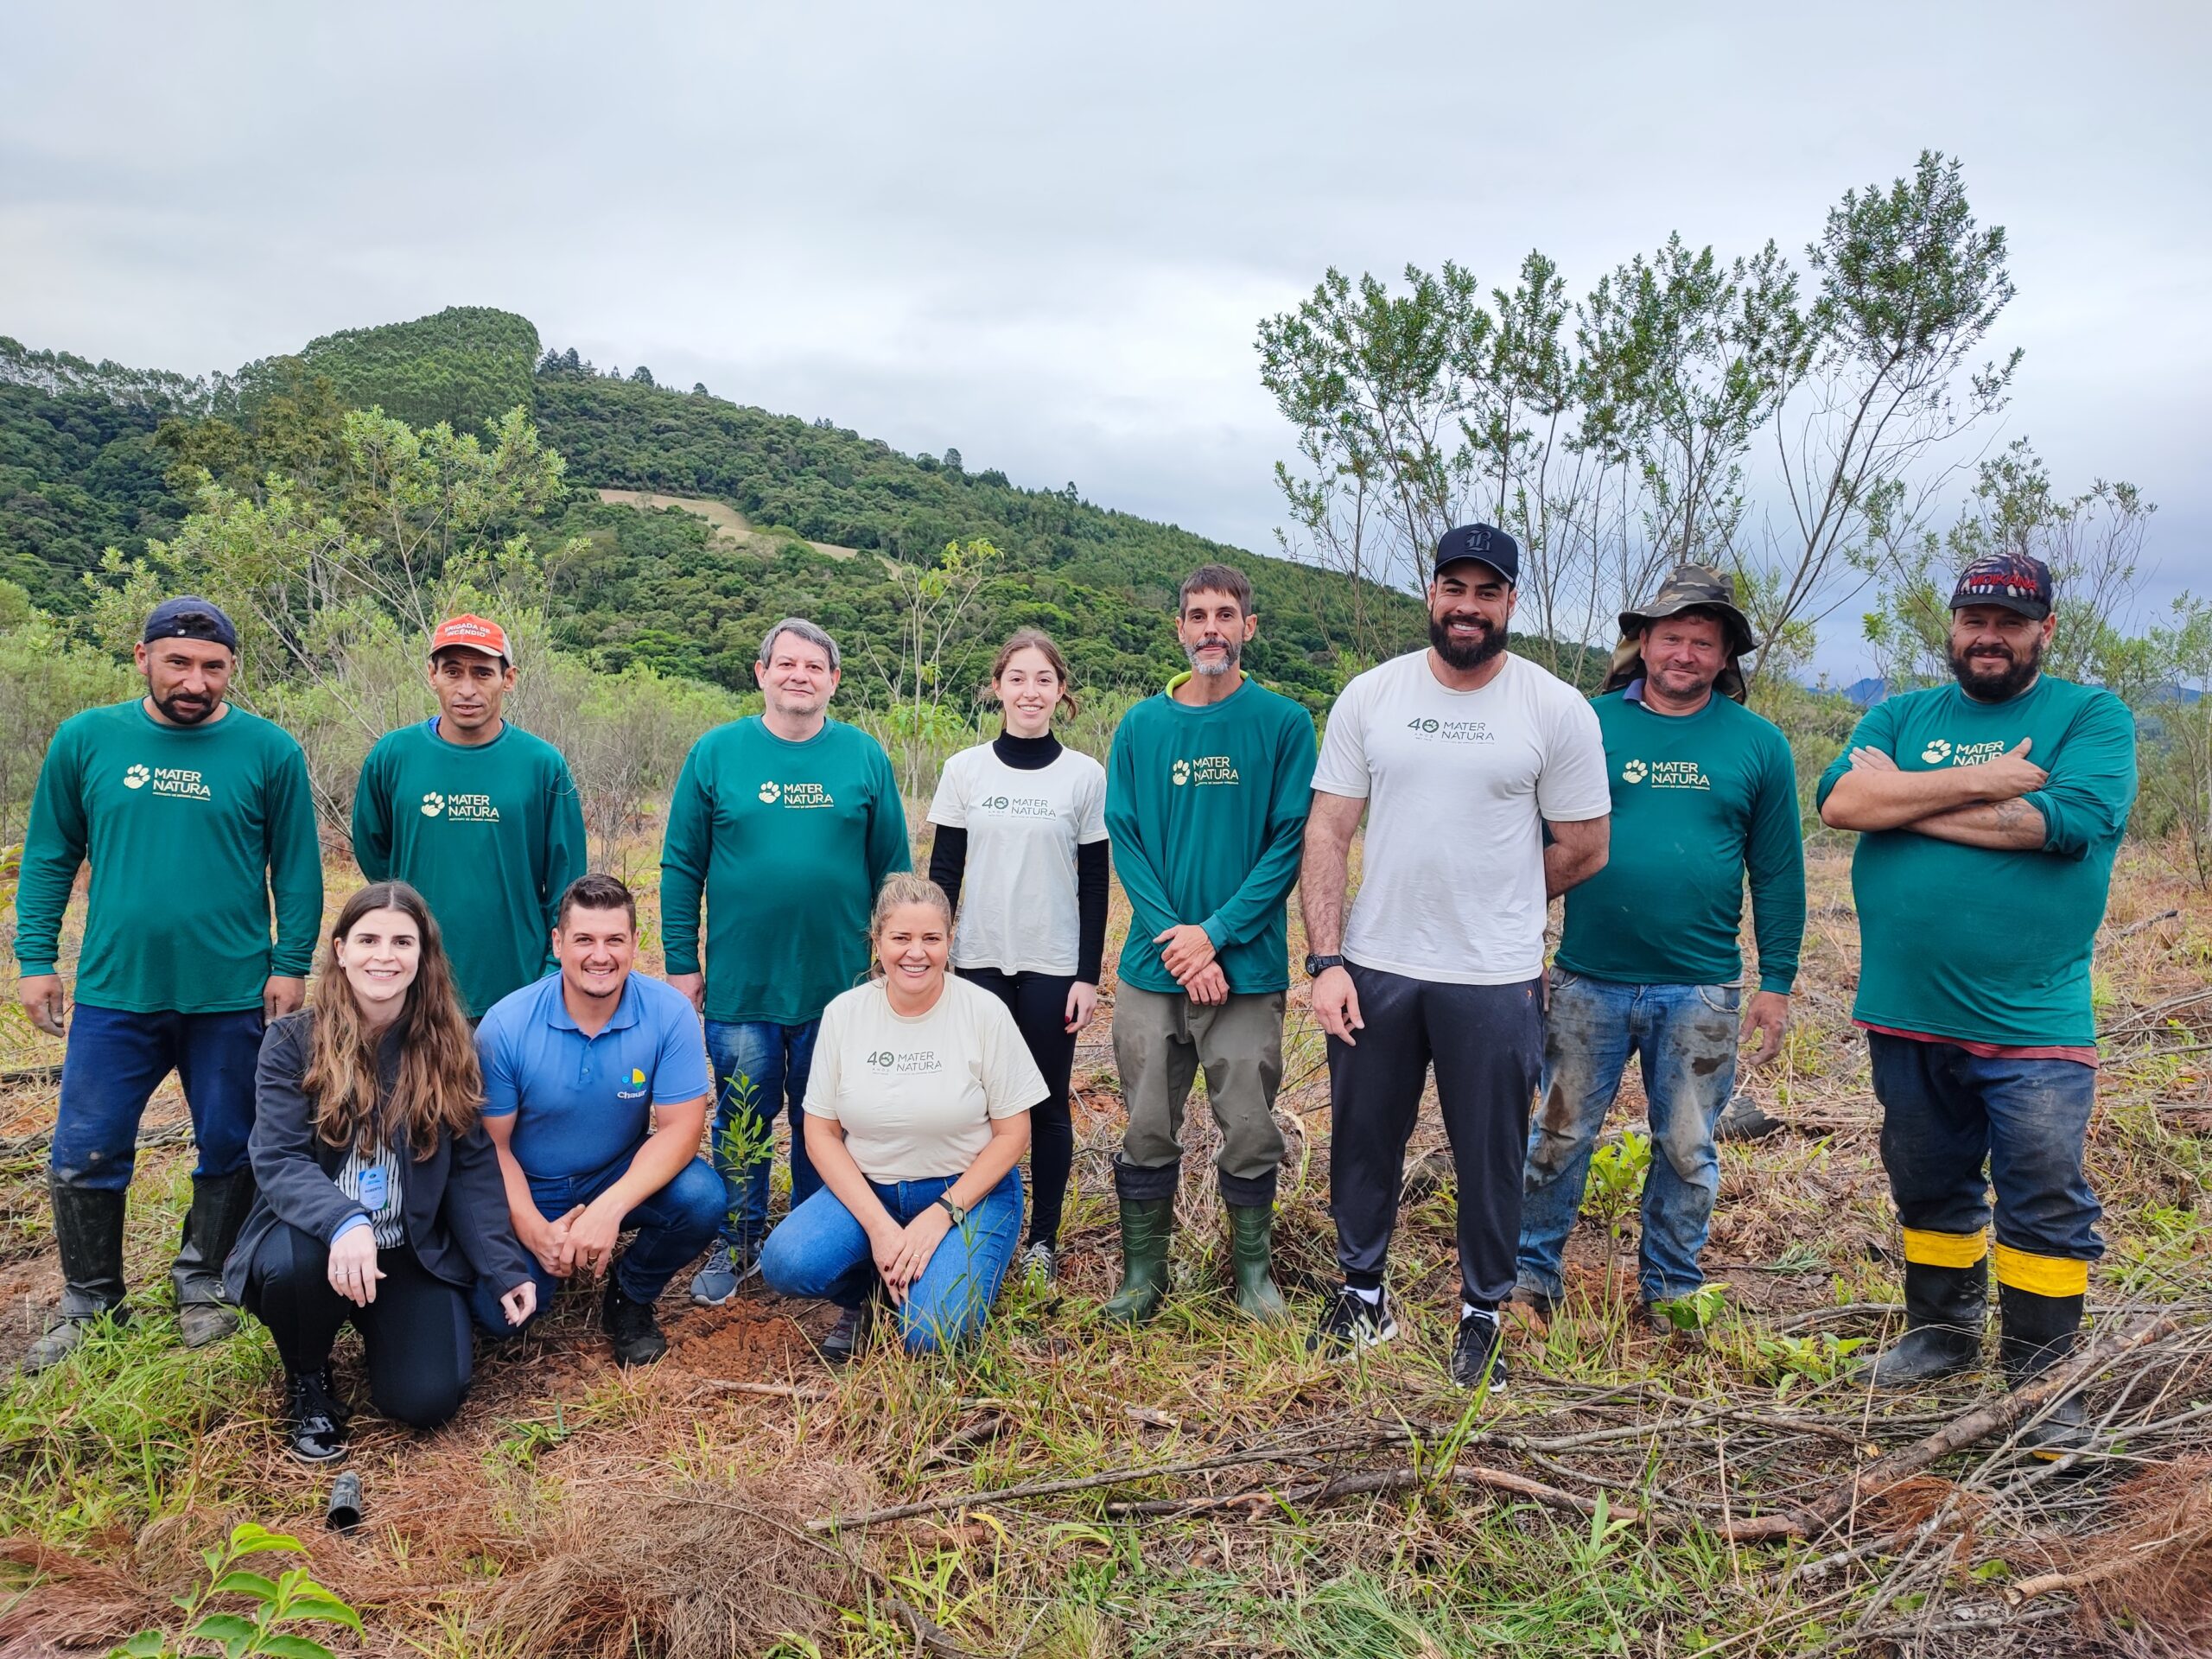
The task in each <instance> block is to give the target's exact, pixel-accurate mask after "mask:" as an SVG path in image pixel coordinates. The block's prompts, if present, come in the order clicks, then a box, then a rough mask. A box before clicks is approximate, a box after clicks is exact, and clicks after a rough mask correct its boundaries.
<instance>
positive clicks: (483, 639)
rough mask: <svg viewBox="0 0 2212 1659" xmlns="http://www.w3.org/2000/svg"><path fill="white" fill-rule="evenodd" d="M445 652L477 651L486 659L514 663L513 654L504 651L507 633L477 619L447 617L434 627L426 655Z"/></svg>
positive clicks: (481, 619)
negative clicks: (490, 658) (435, 629)
mask: <svg viewBox="0 0 2212 1659" xmlns="http://www.w3.org/2000/svg"><path fill="white" fill-rule="evenodd" d="M449 649H459V650H461V651H480V652H483V653H484V655H486V657H499V658H505V660H506V661H508V662H512V661H514V652H512V651H510V650H509V649H508V648H507V631H506V630H505V628H503V627H501V626H499V624H498V623H496V622H493V621H489V620H486V619H485V618H483V617H480V616H450V617H448V618H447V619H446V620H444V621H442V622H441V623H439V624H438V631H437V632H435V633H434V634H432V635H431V636H430V655H431V656H433V657H435V656H436V655H437V654H438V653H439V652H442V651H446V650H449Z"/></svg>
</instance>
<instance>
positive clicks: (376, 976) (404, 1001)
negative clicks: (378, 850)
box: [223, 881, 537, 1462]
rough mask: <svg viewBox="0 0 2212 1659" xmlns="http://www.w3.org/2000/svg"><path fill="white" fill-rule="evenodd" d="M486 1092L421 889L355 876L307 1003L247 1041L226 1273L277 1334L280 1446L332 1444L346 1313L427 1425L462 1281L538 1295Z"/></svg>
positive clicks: (392, 1392)
mask: <svg viewBox="0 0 2212 1659" xmlns="http://www.w3.org/2000/svg"><path fill="white" fill-rule="evenodd" d="M483 1097H484V1090H483V1086H482V1084H481V1081H480V1074H479V1072H478V1071H477V1066H476V1045H475V1043H474V1040H473V1039H471V1037H470V1035H469V1031H468V1020H467V1016H466V1015H465V1014H463V1013H462V1011H461V1003H460V1001H459V1000H458V999H457V998H456V997H455V995H454V987H453V977H452V975H451V973H450V971H449V970H448V967H447V964H446V955H445V951H444V950H443V949H442V947H441V945H440V944H439V942H438V927H437V924H436V923H435V921H433V920H432V919H431V918H430V912H429V908H428V907H427V906H425V905H424V904H423V897H422V895H421V894H420V893H416V891H415V889H414V888H412V887H409V886H408V885H407V884H406V883H405V882H404V881H379V882H374V883H372V884H371V885H370V886H368V887H363V888H362V889H361V890H360V891H359V893H355V894H354V895H353V898H352V899H349V900H347V901H346V907H345V909H343V910H342V911H340V912H339V915H338V924H337V926H336V927H335V928H334V929H333V930H332V932H331V938H330V961H329V963H327V965H326V966H325V968H324V969H323V971H322V976H321V978H320V979H319V980H318V981H317V982H316V983H315V995H314V997H313V999H312V1000H311V1001H309V1003H308V1006H307V1007H305V1008H303V1009H302V1010H301V1011H300V1012H299V1013H297V1014H289V1015H287V1016H286V1017H285V1018H283V1019H282V1020H277V1022H276V1024H274V1025H272V1026H270V1027H269V1030H268V1033H267V1034H266V1035H265V1036H264V1038H263V1039H262V1043H261V1062H260V1065H259V1068H258V1071H257V1074H256V1077H255V1103H254V1104H255V1109H254V1120H253V1136H252V1140H251V1154H252V1160H253V1176H254V1180H255V1182H256V1183H257V1185H258V1186H259V1188H260V1195H259V1197H258V1198H256V1199H255V1201H254V1207H253V1210H252V1211H251V1213H250V1214H249V1215H248V1216H247V1217H246V1221H245V1226H244V1228H243V1229H241V1230H240V1231H239V1234H238V1245H237V1247H236V1248H235V1249H232V1252H231V1257H230V1261H229V1262H227V1263H226V1266H225V1268H224V1274H223V1277H224V1284H225V1288H226V1290H227V1292H228V1293H229V1294H230V1296H231V1298H232V1300H234V1301H236V1302H238V1303H239V1304H240V1305H242V1306H245V1308H246V1309H247V1310H249V1311H250V1312H251V1313H253V1314H255V1315H256V1316H257V1318H259V1319H260V1320H261V1322H262V1323H263V1324H264V1325H267V1326H268V1327H269V1332H270V1335H271V1336H273V1337H274V1338H276V1339H277V1352H278V1354H280V1355H281V1356H282V1357H283V1361H284V1373H285V1397H284V1412H285V1416H286V1419H287V1420H288V1421H287V1428H288V1432H289V1437H290V1450H291V1452H292V1454H293V1455H294V1456H295V1457H298V1458H302V1459H307V1460H308V1461H310V1462H321V1461H322V1460H324V1459H330V1458H336V1457H341V1456H343V1455H344V1454H345V1451H346V1416H345V1413H344V1411H343V1410H342V1409H340V1407H339V1404H338V1402H337V1399H336V1397H335V1395H334V1393H333V1391H332V1389H331V1383H330V1351H331V1347H332V1345H333V1344H334V1343H335V1342H336V1341H337V1339H338V1330H339V1327H340V1325H344V1324H345V1323H346V1320H348V1319H351V1320H352V1321H353V1326H354V1328H355V1329H356V1330H358V1331H359V1332H360V1333H361V1339H362V1345H363V1348H364V1350H365V1357H366V1360H367V1369H368V1379H369V1398H370V1399H371V1400H372V1402H374V1403H375V1405H376V1408H377V1409H378V1411H380V1412H382V1413H383V1414H385V1416H387V1417H391V1418H396V1419H397V1420H398V1421H401V1422H404V1423H406V1424H409V1425H410V1426H411V1427H416V1428H434V1427H436V1426H437V1425H438V1424H440V1423H442V1422H443V1421H446V1419H447V1418H448V1417H450V1416H452V1415H453V1414H454V1411H456V1410H457V1409H459V1408H460V1405H461V1395H463V1393H465V1392H466V1391H467V1387H468V1376H469V1367H470V1358H471V1356H470V1351H469V1331H470V1319H469V1312H468V1295H469V1292H470V1290H471V1289H472V1288H473V1287H474V1286H475V1285H476V1283H477V1281H479V1280H480V1279H481V1280H482V1281H485V1282H486V1284H489V1285H493V1286H497V1287H500V1289H501V1291H502V1293H503V1294H502V1295H501V1297H500V1301H501V1306H502V1308H503V1311H504V1312H505V1315H506V1318H507V1320H508V1322H509V1323H510V1324H512V1325H520V1324H521V1323H522V1322H523V1321H524V1319H528V1318H529V1317H530V1315H531V1312H532V1310H533V1309H534V1308H535V1307H536V1306H537V1289H536V1287H534V1286H533V1285H532V1284H531V1277H530V1268H529V1264H528V1263H527V1262H524V1260H523V1255H522V1246H521V1245H520V1244H518V1243H516V1241H515V1236H514V1229H513V1227H512V1224H510V1223H509V1221H508V1219H507V1203H506V1196H505V1192H504V1191H503V1189H502V1188H501V1186H500V1184H499V1164H498V1162H497V1160H496V1159H495V1158H494V1157H493V1152H492V1144H491V1142H490V1141H488V1140H486V1138H485V1135H484V1130H483V1127H482V1124H481V1122H480V1119H479V1117H478V1109H479V1108H480V1106H481V1105H482V1103H483Z"/></svg>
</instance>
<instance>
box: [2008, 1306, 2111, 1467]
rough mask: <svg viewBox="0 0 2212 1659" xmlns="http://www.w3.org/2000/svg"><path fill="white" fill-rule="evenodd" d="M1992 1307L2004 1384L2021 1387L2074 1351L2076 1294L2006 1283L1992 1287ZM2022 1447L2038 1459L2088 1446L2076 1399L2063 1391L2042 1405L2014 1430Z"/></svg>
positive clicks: (2078, 1321)
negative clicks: (1999, 1326)
mask: <svg viewBox="0 0 2212 1659" xmlns="http://www.w3.org/2000/svg"><path fill="white" fill-rule="evenodd" d="M1997 1301H1998V1306H1999V1307H2000V1308H2001V1309H2002V1310H2003V1313H2004V1325H2003V1334H2002V1336H2001V1337H2000V1338H1999V1344H1998V1351H1999V1354H2000V1355H2001V1357H2003V1360H2004V1363H2005V1387H2006V1388H2008V1389H2020V1388H2025V1387H2026V1386H2027V1385H2028V1384H2029V1383H2032V1382H2034V1381H2035V1380H2036V1379H2037V1377H2039V1376H2042V1375H2043V1374H2044V1372H2045V1371H2047V1370H2050V1369H2051V1367H2052V1366H2054V1365H2061V1364H2063V1363H2065V1362H2066V1360H2067V1358H2068V1357H2069V1356H2070V1355H2071V1354H2072V1353H2073V1351H2074V1342H2075V1338H2076V1337H2078V1336H2079V1335H2080V1334H2081V1331H2082V1298H2081V1297H2079V1296H2038V1295H2037V1294H2035V1293H2034V1292H2033V1291H2029V1290H2018V1289H2015V1288H2014V1287H2012V1286H2011V1285H2005V1284H2000V1285H1999V1286H1998V1287H1997ZM2018 1444H2019V1446H2020V1447H2021V1449H2022V1450H2023V1451H2027V1452H2033V1453H2035V1455H2036V1456H2037V1457H2039V1458H2046V1459H2056V1458H2062V1457H2063V1456H2065V1455H2066V1453H2068V1452H2078V1451H2080V1450H2081V1449H2082V1447H2083V1446H2087V1445H2088V1444H2089V1433H2088V1429H2086V1428H2085V1427H2082V1398H2081V1396H2080V1395H2074V1394H2069V1395H2067V1396H2066V1397H2065V1398H2064V1399H2063V1400H2060V1401H2059V1402H2057V1403H2056V1404H2055V1405H2050V1406H2046V1407H2044V1410H2043V1414H2042V1418H2041V1420H2040V1421H2037V1422H2033V1423H2031V1424H2029V1425H2028V1427H2025V1428H2024V1429H2022V1430H2021V1431H2020V1437H2019V1441H2018Z"/></svg>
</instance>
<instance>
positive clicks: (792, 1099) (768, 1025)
mask: <svg viewBox="0 0 2212 1659" xmlns="http://www.w3.org/2000/svg"><path fill="white" fill-rule="evenodd" d="M821 1029H822V1021H821V1020H819V1019H818V1018H817V1019H813V1020H808V1021H807V1022H806V1023H805V1024H804V1025H801V1026H779V1025H777V1024H775V1023H773V1022H772V1021H770V1020H748V1021H746V1022H744V1023H742V1024H731V1023H730V1022H728V1021H727V1020H708V1021H707V1058H709V1059H710V1060H712V1061H713V1062H714V1065H715V1143H714V1148H713V1150H714V1154H715V1168H716V1169H718V1170H720V1171H721V1174H722V1179H724V1180H725V1181H726V1182H727V1183H728V1186H729V1194H728V1198H726V1199H725V1200H724V1202H723V1209H724V1211H726V1213H725V1215H724V1217H723V1219H722V1224H721V1236H722V1238H723V1240H724V1241H725V1242H726V1243H731V1244H753V1245H758V1244H759V1243H760V1241H761V1240H762V1239H763V1238H766V1236H767V1235H768V1166H769V1165H770V1164H772V1163H773V1162H774V1161H775V1147H773V1145H772V1144H768V1136H769V1135H771V1134H772V1132H773V1131H774V1129H775V1127H776V1122H777V1120H778V1119H779V1118H781V1117H784V1116H786V1115H788V1116H790V1118H791V1208H792V1209H794V1210H796V1209H798V1207H799V1205H802V1204H804V1202H805V1201H806V1200H807V1198H809V1197H810V1195H811V1194H812V1193H813V1192H814V1191H815V1190H816V1189H817V1187H819V1186H820V1185H822V1178H821V1177H820V1176H819V1175H817V1174H816V1173H814V1165H813V1164H812V1163H811V1162H810V1161H809V1160H808V1158H807V1155H806V1112H805V1109H804V1106H803V1105H802V1103H803V1102H804V1100H805V1099H806V1078H807V1073H808V1072H809V1071H811V1070H812V1069H813V1065H814V1038H815V1033H817V1032H818V1031H820V1030H821ZM740 1121H741V1122H743V1123H744V1124H745V1126H746V1127H745V1131H744V1133H745V1134H746V1135H747V1137H748V1138H752V1139H754V1140H757V1141H760V1142H761V1143H762V1145H761V1147H760V1155H759V1156H758V1157H756V1158H754V1159H753V1160H752V1161H750V1162H749V1163H747V1165H746V1166H745V1167H744V1168H742V1169H739V1168H735V1167H733V1166H732V1165H731V1163H730V1161H729V1155H728V1145H727V1142H728V1135H729V1126H730V1124H731V1123H732V1122H740Z"/></svg>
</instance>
